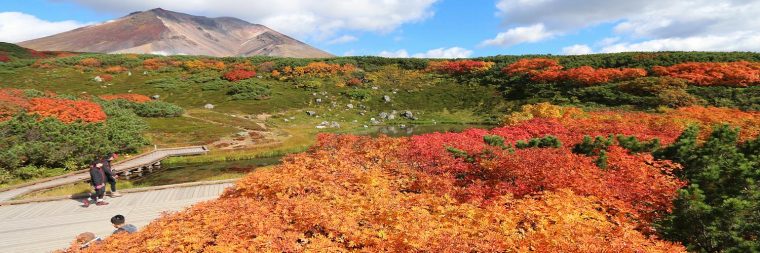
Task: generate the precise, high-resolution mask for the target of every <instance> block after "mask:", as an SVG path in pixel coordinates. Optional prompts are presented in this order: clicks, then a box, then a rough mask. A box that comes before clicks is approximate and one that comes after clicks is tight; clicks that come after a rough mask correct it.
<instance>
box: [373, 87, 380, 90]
mask: <svg viewBox="0 0 760 253" xmlns="http://www.w3.org/2000/svg"><path fill="white" fill-rule="evenodd" d="M372 89H373V90H377V89H380V88H378V87H377V86H372Z"/></svg>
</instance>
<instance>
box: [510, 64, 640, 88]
mask: <svg viewBox="0 0 760 253" xmlns="http://www.w3.org/2000/svg"><path fill="white" fill-rule="evenodd" d="M502 72H503V73H506V74H509V75H513V76H523V77H527V78H529V79H530V80H532V81H535V82H559V83H562V82H564V83H570V84H574V85H581V86H591V85H598V84H603V83H610V82H617V81H624V80H630V79H635V78H638V77H643V76H646V75H647V72H646V70H644V69H640V68H593V67H590V66H581V67H577V68H571V69H564V68H563V67H562V66H561V65H560V64H559V61H558V60H556V59H545V58H528V59H521V60H519V61H517V62H515V63H512V64H510V65H507V66H506V67H504V68H503V69H502Z"/></svg>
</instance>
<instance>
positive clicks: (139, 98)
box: [100, 93, 150, 103]
mask: <svg viewBox="0 0 760 253" xmlns="http://www.w3.org/2000/svg"><path fill="white" fill-rule="evenodd" d="M100 98H102V99H103V100H109V101H110V100H115V99H124V100H127V101H132V102H135V103H145V102H148V101H150V98H149V97H148V96H145V95H140V94H132V93H126V94H112V95H100Z"/></svg>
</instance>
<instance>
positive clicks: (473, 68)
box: [427, 60, 494, 75]
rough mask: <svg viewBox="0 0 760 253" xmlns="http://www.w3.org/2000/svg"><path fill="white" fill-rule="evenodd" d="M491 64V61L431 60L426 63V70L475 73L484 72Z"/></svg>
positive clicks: (453, 73)
mask: <svg viewBox="0 0 760 253" xmlns="http://www.w3.org/2000/svg"><path fill="white" fill-rule="evenodd" d="M493 65H494V63H493V62H487V61H474V60H459V61H431V62H429V63H428V67H427V71H431V72H436V73H441V74H450V75H462V74H475V73H482V72H486V71H488V70H489V69H491V67H493Z"/></svg>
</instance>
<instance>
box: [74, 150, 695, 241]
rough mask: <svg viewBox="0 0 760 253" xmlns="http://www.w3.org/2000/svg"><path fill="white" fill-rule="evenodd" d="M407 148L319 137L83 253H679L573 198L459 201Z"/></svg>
mask: <svg viewBox="0 0 760 253" xmlns="http://www.w3.org/2000/svg"><path fill="white" fill-rule="evenodd" d="M408 141H409V140H408V139H404V138H402V139H390V138H385V137H384V138H379V139H369V138H368V137H356V136H335V135H322V136H320V137H318V143H317V145H316V146H315V147H314V148H312V149H311V150H310V151H309V152H307V153H303V154H297V155H292V156H289V157H287V158H286V159H285V161H284V163H283V164H282V165H280V166H278V167H276V168H273V169H271V170H264V171H258V172H256V173H251V174H249V175H248V176H246V177H245V178H243V179H241V180H240V181H238V183H237V184H236V186H235V187H234V188H230V189H228V190H227V191H226V192H225V193H224V194H223V195H222V196H221V197H220V198H219V199H218V200H214V201H210V202H205V203H201V204H197V205H195V206H193V207H192V208H190V209H188V210H185V211H182V212H179V213H174V214H167V215H165V216H163V217H162V218H160V219H159V220H157V221H155V222H153V223H151V224H150V225H148V226H147V227H145V228H144V229H142V230H140V231H138V232H137V233H134V234H120V235H115V236H112V237H110V238H109V239H108V240H106V241H104V243H102V244H98V245H94V246H92V247H90V248H88V249H85V250H82V251H84V252H128V251H135V250H137V251H141V250H148V251H162V252H210V251H214V252H237V251H257V252H258V251H261V252H266V251H276V252H301V251H315V252H317V251H351V252H509V251H529V250H533V251H538V252H587V251H593V252H596V251H606V250H611V251H615V252H640V251H641V252H683V251H684V249H683V247H681V246H680V245H677V244H673V243H669V242H665V241H661V240H659V239H657V238H655V237H650V236H645V235H644V234H642V233H641V232H639V231H637V230H636V226H637V225H636V223H635V222H633V221H631V220H629V219H627V218H625V216H623V215H620V214H619V212H618V211H616V210H614V209H610V207H609V206H607V205H605V204H604V201H602V200H601V199H599V198H597V197H594V196H582V195H579V194H577V193H575V192H574V191H572V190H568V189H558V190H554V191H543V192H542V193H541V194H537V195H531V196H523V197H513V196H512V195H510V194H506V195H502V196H498V197H494V198H493V201H491V202H489V203H473V202H467V201H465V202H462V201H459V200H457V199H454V198H452V197H451V196H452V195H449V194H448V192H449V191H452V190H454V189H457V188H459V187H457V186H456V184H457V180H456V179H455V177H453V176H450V175H437V174H429V173H427V172H425V171H420V170H419V169H418V168H416V166H415V165H413V164H412V163H409V162H408V161H405V158H404V156H403V155H402V154H403V152H406V150H407V142H408ZM536 150H544V149H536ZM511 157H519V156H518V155H512V156H511ZM454 237H456V238H457V239H456V240H452V239H451V238H454ZM72 250H74V251H80V250H79V249H76V248H74V249H72Z"/></svg>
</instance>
